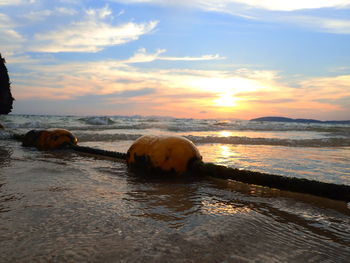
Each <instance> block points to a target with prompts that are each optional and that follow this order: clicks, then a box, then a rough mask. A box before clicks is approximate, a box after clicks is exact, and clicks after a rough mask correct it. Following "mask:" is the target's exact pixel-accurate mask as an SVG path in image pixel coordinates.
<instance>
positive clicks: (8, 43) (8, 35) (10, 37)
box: [0, 13, 25, 54]
mask: <svg viewBox="0 0 350 263" xmlns="http://www.w3.org/2000/svg"><path fill="white" fill-rule="evenodd" d="M24 42H25V38H24V37H23V36H22V35H21V34H20V33H18V32H17V31H16V30H15V24H14V23H13V21H12V20H11V18H10V17H9V16H7V15H5V14H1V13H0V43H1V49H2V50H1V51H2V52H6V53H9V54H11V53H12V52H14V51H15V50H17V49H18V48H20V47H21V45H22V44H23V43H24Z"/></svg>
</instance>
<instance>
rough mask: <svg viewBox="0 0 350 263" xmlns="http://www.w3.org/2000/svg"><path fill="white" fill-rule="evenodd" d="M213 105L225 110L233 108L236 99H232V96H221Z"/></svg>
mask: <svg viewBox="0 0 350 263" xmlns="http://www.w3.org/2000/svg"><path fill="white" fill-rule="evenodd" d="M214 103H215V105H216V106H219V107H227V108H230V107H234V106H236V105H237V104H236V99H235V98H234V97H232V95H229V94H223V95H221V96H220V97H219V98H217V99H216V100H214Z"/></svg>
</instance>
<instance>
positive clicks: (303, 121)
mask: <svg viewBox="0 0 350 263" xmlns="http://www.w3.org/2000/svg"><path fill="white" fill-rule="evenodd" d="M250 121H273V122H298V123H324V124H350V120H347V121H320V120H314V119H292V118H286V117H261V118H256V119H251V120H250Z"/></svg>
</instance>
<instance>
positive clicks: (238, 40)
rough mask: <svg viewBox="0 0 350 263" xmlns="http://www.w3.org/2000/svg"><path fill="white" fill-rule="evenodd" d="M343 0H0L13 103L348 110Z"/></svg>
mask: <svg viewBox="0 0 350 263" xmlns="http://www.w3.org/2000/svg"><path fill="white" fill-rule="evenodd" d="M349 14H350V0H342V1H340V0H339V1H328V0H324V1H322V0H319V1H313V0H305V1H293V2H286V1H270V0H265V1H255V0H225V1H214V0H205V1H199V0H194V1H182V0H179V1H160V0H130V1H126V0H103V1H96V0H89V1H80V0H60V1H55V2H54V4H53V3H52V2H51V1H49V0H12V1H9V0H0V53H1V54H2V56H3V57H5V59H6V61H7V64H6V66H7V68H8V70H9V74H10V78H11V82H12V93H13V96H14V97H15V99H16V101H15V103H14V110H13V113H15V114H69V115H130V116H131V115H147V116H151V115H152V116H173V117H181V118H220V119H229V118H238V119H250V118H256V117H261V116H286V117H291V118H315V119H321V120H330V119H333V120H345V119H350V114H349V112H350V51H349V46H350V15H349Z"/></svg>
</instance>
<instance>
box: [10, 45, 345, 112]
mask: <svg viewBox="0 0 350 263" xmlns="http://www.w3.org/2000/svg"><path fill="white" fill-rule="evenodd" d="M138 52H139V51H138ZM163 53H164V52H160V51H158V52H156V54H158V56H160V54H163ZM132 57H133V56H132ZM132 57H131V58H130V59H128V60H124V61H112V60H104V61H95V62H75V63H73V62H70V63H57V61H56V62H53V63H54V64H53V63H51V64H50V63H49V62H48V63H46V65H43V64H41V63H34V62H31V61H30V59H29V58H23V59H27V63H25V64H22V66H21V68H20V70H21V71H23V73H21V75H14V76H13V79H12V81H13V86H14V87H15V88H14V89H13V91H14V93H15V96H16V98H17V99H18V100H19V101H25V100H38V99H41V100H45V101H47V100H52V101H59V100H70V101H79V100H80V98H82V101H83V100H84V98H86V97H87V96H90V97H91V96H93V98H94V99H95V101H94V104H95V105H101V107H102V106H103V107H104V108H106V107H107V106H108V107H107V108H108V109H109V111H108V112H106V111H105V114H146V115H147V114H158V115H159V114H160V113H161V114H162V115H172V116H182V117H185V116H191V117H203V115H205V117H215V116H220V117H223V118H225V117H243V116H244V117H246V118H250V117H255V116H256V114H257V112H258V113H259V114H288V112H289V113H290V112H293V113H294V114H295V115H298V114H301V115H303V114H305V113H308V116H313V115H314V116H316V115H317V114H319V113H320V112H322V113H324V114H326V113H327V114H331V113H333V115H334V116H338V118H341V116H346V114H347V112H349V111H350V108H349V107H350V104H349V105H348V106H344V103H343V104H341V103H338V102H339V101H344V100H346V99H347V98H349V97H350V75H342V76H337V77H327V78H312V79H308V80H304V81H301V82H299V83H298V84H299V85H298V86H296V87H294V86H293V87H291V86H289V85H287V84H286V83H283V81H282V80H281V79H280V76H279V73H278V72H276V71H267V70H249V69H239V70H235V71H226V70H196V69H176V68H172V69H167V70H165V69H147V68H146V69H145V68H138V67H136V66H137V64H135V65H133V66H131V65H128V64H127V63H126V62H125V61H131V60H132ZM139 61H140V60H139ZM148 61H149V60H148ZM38 72H40V74H38ZM223 98H225V100H223ZM229 100H232V103H227V102H228V101H229ZM231 104H232V105H234V107H228V105H231ZM121 105H122V106H121ZM203 109H205V111H206V113H200V112H202V111H203ZM92 113H93V111H91V114H92ZM189 114H190V115H189ZM295 117H298V116H295ZM343 118H346V117H343Z"/></svg>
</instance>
